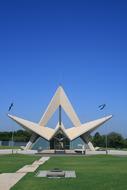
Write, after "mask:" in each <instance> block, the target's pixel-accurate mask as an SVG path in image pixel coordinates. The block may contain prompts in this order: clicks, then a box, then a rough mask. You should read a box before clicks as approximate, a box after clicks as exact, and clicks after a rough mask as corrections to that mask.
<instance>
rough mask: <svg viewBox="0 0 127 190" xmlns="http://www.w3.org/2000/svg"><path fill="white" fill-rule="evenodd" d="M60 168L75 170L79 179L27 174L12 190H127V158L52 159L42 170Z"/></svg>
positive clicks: (41, 167) (79, 157)
mask: <svg viewBox="0 0 127 190" xmlns="http://www.w3.org/2000/svg"><path fill="white" fill-rule="evenodd" d="M54 167H59V168H61V169H64V170H75V171H76V175H77V178H76V179H47V178H37V177H35V173H36V172H37V171H36V172H35V173H29V174H27V175H26V176H25V177H24V178H23V179H22V180H21V181H19V182H18V183H17V184H16V185H15V186H14V187H13V188H12V189H11V190H21V189H22V190H28V189H30V190H40V189H43V190H66V189H67V190H85V189H86V190H125V189H127V157H113V156H106V155H104V156H89V157H81V156H78V157H64V156H63V157H52V158H51V159H50V160H49V161H48V162H46V163H45V164H44V165H42V166H40V168H39V169H38V170H47V169H52V168H54Z"/></svg>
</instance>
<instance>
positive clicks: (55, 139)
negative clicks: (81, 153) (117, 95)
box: [8, 86, 112, 150]
mask: <svg viewBox="0 0 127 190" xmlns="http://www.w3.org/2000/svg"><path fill="white" fill-rule="evenodd" d="M57 108H59V122H58V124H57V126H56V128H55V129H53V128H49V127H47V126H46V125H47V123H48V121H49V119H50V118H51V117H52V115H53V114H54V112H55V111H56V110H57ZM61 109H63V110H64V111H65V112H66V114H67V116H68V117H69V119H70V120H71V122H72V123H73V127H71V128H65V127H64V125H63V123H62V121H61ZM8 116H9V117H10V118H11V119H12V120H14V121H15V122H16V123H18V124H19V125H21V126H22V127H23V128H24V129H26V130H28V131H31V132H32V136H31V138H30V141H29V142H28V143H27V145H26V147H25V149H30V148H31V147H32V144H33V143H34V142H35V141H36V140H37V138H39V137H42V138H44V139H46V140H47V141H49V142H50V149H69V148H70V141H72V140H74V139H76V138H78V137H81V139H82V140H83V141H84V142H85V143H86V144H87V146H88V147H89V149H90V150H94V147H93V145H92V143H91V142H90V140H89V136H90V133H91V132H93V131H94V130H95V129H97V128H98V127H99V126H100V125H102V124H104V123H105V122H106V121H108V120H109V119H111V118H112V115H110V116H106V117H103V118H101V119H97V120H94V121H90V122H87V123H84V124H82V123H81V122H80V120H79V118H78V116H77V114H76V113H75V111H74V109H73V107H72V105H71V103H70V101H69V99H68V97H67V95H66V94H65V92H64V90H63V88H62V87H61V86H60V87H59V88H58V89H57V91H56V93H55V95H54V96H53V98H52V100H51V102H50V103H49V105H48V107H47V109H46V111H45V113H44V114H43V116H42V118H41V120H40V122H39V123H34V122H31V121H28V120H25V119H22V118H19V117H16V116H12V115H10V114H8Z"/></svg>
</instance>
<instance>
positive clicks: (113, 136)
mask: <svg viewBox="0 0 127 190" xmlns="http://www.w3.org/2000/svg"><path fill="white" fill-rule="evenodd" d="M30 136H31V134H30V133H29V132H27V131H24V130H18V131H14V132H13V139H14V141H15V142H28V141H29V139H30ZM90 139H91V141H92V143H93V145H94V146H95V147H105V146H106V135H101V134H100V133H99V132H96V133H95V135H93V136H90ZM11 140H12V132H10V131H8V132H0V141H11ZM107 146H108V147H109V148H127V138H124V137H123V136H122V135H121V134H119V133H116V132H111V133H109V134H108V135H107Z"/></svg>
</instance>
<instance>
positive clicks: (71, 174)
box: [36, 168, 76, 178]
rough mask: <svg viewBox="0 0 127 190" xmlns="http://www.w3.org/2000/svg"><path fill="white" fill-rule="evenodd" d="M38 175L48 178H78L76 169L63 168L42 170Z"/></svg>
mask: <svg viewBox="0 0 127 190" xmlns="http://www.w3.org/2000/svg"><path fill="white" fill-rule="evenodd" d="M36 177H42V178H43V177H47V178H76V173H75V171H64V170H61V169H58V168H57V169H53V170H42V171H39V172H38V173H37V174H36Z"/></svg>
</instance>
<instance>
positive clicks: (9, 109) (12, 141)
mask: <svg viewBox="0 0 127 190" xmlns="http://www.w3.org/2000/svg"><path fill="white" fill-rule="evenodd" d="M13 106H14V104H13V102H12V103H11V105H10V106H9V108H8V112H10V111H11V109H12V107H13ZM11 143H12V155H13V154H14V130H13V127H12V135H11Z"/></svg>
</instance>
